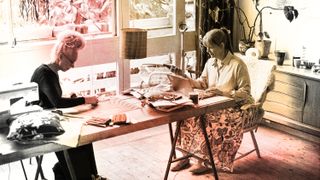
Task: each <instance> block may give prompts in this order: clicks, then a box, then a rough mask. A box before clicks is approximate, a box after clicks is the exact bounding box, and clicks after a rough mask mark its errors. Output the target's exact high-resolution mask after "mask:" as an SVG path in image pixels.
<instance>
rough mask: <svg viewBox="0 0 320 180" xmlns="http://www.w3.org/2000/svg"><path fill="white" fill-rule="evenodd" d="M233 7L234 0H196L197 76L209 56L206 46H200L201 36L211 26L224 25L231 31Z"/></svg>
mask: <svg viewBox="0 0 320 180" xmlns="http://www.w3.org/2000/svg"><path fill="white" fill-rule="evenodd" d="M233 7H234V0H196V17H197V18H196V29H197V30H196V31H197V37H198V39H197V40H198V42H197V44H198V45H197V59H199V61H198V63H197V67H196V69H197V72H198V73H197V77H198V76H199V75H200V73H201V72H202V70H203V67H204V64H205V63H206V61H207V60H208V58H209V55H208V54H207V52H206V51H207V50H206V48H205V47H203V46H202V43H201V39H202V37H203V36H204V35H205V34H206V32H208V31H209V30H211V29H213V28H220V27H223V26H224V27H226V28H228V29H229V30H230V31H231V30H232V26H233ZM231 33H232V32H231Z"/></svg>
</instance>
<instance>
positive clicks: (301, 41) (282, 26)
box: [236, 0, 320, 62]
mask: <svg viewBox="0 0 320 180" xmlns="http://www.w3.org/2000/svg"><path fill="white" fill-rule="evenodd" d="M260 4H261V5H270V6H272V7H281V8H283V5H293V6H294V7H295V8H296V9H297V10H298V11H299V16H298V18H297V19H294V20H293V21H292V22H291V23H290V22H289V21H288V20H287V19H286V18H285V16H284V13H283V11H282V10H281V11H276V10H269V9H265V10H264V11H263V29H264V31H267V32H268V33H269V34H270V37H271V40H272V45H271V53H274V51H275V50H285V51H286V52H288V54H287V56H286V59H291V58H292V56H293V55H297V56H301V54H302V52H301V50H302V46H305V47H306V49H307V50H306V56H307V60H309V61H314V62H318V61H319V59H320V54H319V53H318V51H319V50H318V47H319V45H318V44H319V41H320V34H319V32H320V26H319V23H320V13H319V7H320V1H319V0H260ZM239 5H240V7H241V8H243V9H244V11H245V12H246V14H247V15H248V18H249V19H250V22H253V18H254V16H255V14H256V11H255V9H254V6H253V5H252V1H247V0H239ZM238 36H239V35H238ZM236 39H237V38H236ZM238 39H239V37H238Z"/></svg>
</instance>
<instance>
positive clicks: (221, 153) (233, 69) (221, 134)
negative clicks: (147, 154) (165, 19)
mask: <svg viewBox="0 0 320 180" xmlns="http://www.w3.org/2000/svg"><path fill="white" fill-rule="evenodd" d="M202 42H203V45H204V46H205V47H206V48H207V52H208V53H209V54H210V56H211V58H210V59H208V61H207V62H206V64H205V67H204V70H203V72H202V74H201V76H200V77H199V78H198V79H196V80H193V79H190V83H191V84H192V86H193V87H194V88H197V89H205V92H206V94H210V95H211V96H215V95H223V96H228V97H231V98H233V99H234V100H235V101H236V103H237V106H236V107H233V108H226V109H222V110H219V111H216V112H213V113H209V114H207V115H206V130H207V134H208V138H209V142H210V144H211V150H212V154H213V158H214V162H215V164H216V166H217V167H218V168H221V169H222V170H228V171H233V161H234V158H235V155H236V153H237V150H238V148H239V146H240V143H241V141H242V136H243V129H242V117H243V113H244V112H242V111H241V109H240V107H241V106H242V105H243V104H246V103H251V102H253V98H252V97H251V95H250V88H251V86H250V78H249V73H248V69H247V67H246V65H245V63H244V62H243V61H242V60H241V59H240V58H239V57H237V56H235V55H234V54H233V51H232V47H231V41H230V37H229V32H228V30H227V29H225V28H221V29H213V30H211V31H209V32H207V33H206V35H205V36H204V37H203V41H202ZM205 143H206V142H205V139H204V136H203V134H202V131H201V128H200V123H199V117H194V118H190V119H187V120H185V121H184V122H182V125H181V133H180V136H179V139H178V142H177V147H178V148H181V149H183V150H186V151H188V152H193V153H194V154H195V155H197V156H199V157H201V158H202V159H206V160H208V159H209V155H208V153H207V147H206V144H205ZM189 166H190V162H189V159H185V160H181V161H179V163H178V164H176V166H175V167H173V168H172V169H171V170H172V171H179V170H182V169H185V168H188V167H189ZM208 171H209V168H207V167H206V166H205V164H202V165H200V166H199V167H198V168H196V169H194V170H192V173H193V174H203V173H206V172H208Z"/></svg>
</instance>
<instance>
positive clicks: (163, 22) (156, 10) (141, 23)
mask: <svg viewBox="0 0 320 180" xmlns="http://www.w3.org/2000/svg"><path fill="white" fill-rule="evenodd" d="M174 2H175V1H174V0H153V1H150V0H129V27H132V28H144V29H148V36H149V37H150V36H151V37H152V36H162V35H167V34H173V33H174V31H173V24H174V17H175V16H173V12H174V11H173V10H174V8H173V6H174V4H173V3H174Z"/></svg>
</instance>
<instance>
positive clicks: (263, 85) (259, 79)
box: [235, 59, 276, 160]
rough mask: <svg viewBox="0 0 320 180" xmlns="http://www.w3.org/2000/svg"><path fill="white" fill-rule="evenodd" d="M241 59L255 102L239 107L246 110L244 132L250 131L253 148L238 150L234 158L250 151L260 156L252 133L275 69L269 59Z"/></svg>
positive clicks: (260, 118) (257, 124)
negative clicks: (248, 77) (242, 151)
mask: <svg viewBox="0 0 320 180" xmlns="http://www.w3.org/2000/svg"><path fill="white" fill-rule="evenodd" d="M243 61H244V62H245V63H246V65H247V67H248V71H249V76H250V81H251V94H252V96H253V98H254V100H255V103H253V104H246V105H244V106H242V107H241V109H242V110H244V111H246V113H245V116H244V121H243V123H244V124H243V128H244V133H247V132H250V135H251V138H252V141H253V145H254V149H252V150H250V151H248V152H246V153H240V152H238V153H239V154H240V156H238V157H236V159H235V160H238V159H240V158H242V157H245V156H247V155H249V154H250V153H252V152H256V154H257V156H258V157H259V158H260V157H261V156H260V151H259V147H258V143H257V140H256V138H255V135H254V133H255V132H257V130H258V126H259V123H260V122H261V120H262V118H263V115H264V110H263V109H262V105H263V103H264V101H265V99H266V95H267V93H268V92H269V91H270V90H272V88H273V84H274V75H273V73H272V72H273V71H274V70H275V69H276V66H275V64H274V62H272V61H270V60H258V59H243Z"/></svg>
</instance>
